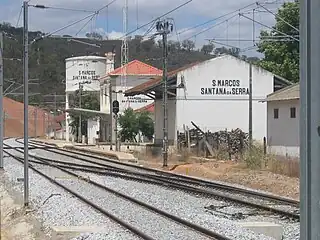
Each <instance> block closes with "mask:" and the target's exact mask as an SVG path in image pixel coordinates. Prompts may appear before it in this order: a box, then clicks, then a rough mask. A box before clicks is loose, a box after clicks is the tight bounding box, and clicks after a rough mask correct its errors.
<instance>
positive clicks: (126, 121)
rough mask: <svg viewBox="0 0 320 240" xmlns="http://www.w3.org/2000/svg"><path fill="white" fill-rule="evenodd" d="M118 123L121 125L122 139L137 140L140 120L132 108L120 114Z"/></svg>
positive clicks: (123, 140)
mask: <svg viewBox="0 0 320 240" xmlns="http://www.w3.org/2000/svg"><path fill="white" fill-rule="evenodd" d="M118 123H119V125H120V127H121V130H120V132H119V134H120V139H121V141H122V142H125V141H135V137H136V136H137V134H138V133H139V122H138V116H137V114H136V113H135V112H134V111H133V109H132V108H128V109H126V110H125V111H124V113H123V114H120V116H119V119H118Z"/></svg>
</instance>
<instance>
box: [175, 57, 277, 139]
mask: <svg viewBox="0 0 320 240" xmlns="http://www.w3.org/2000/svg"><path fill="white" fill-rule="evenodd" d="M181 76H184V80H185V85H186V99H185V94H184V90H183V89H178V90H177V112H176V116H177V119H176V128H177V130H179V131H183V125H184V124H185V125H187V126H189V127H190V128H193V126H192V125H191V121H193V122H194V123H195V124H197V125H198V126H199V127H200V128H201V129H202V130H204V131H208V130H210V131H212V132H213V131H219V130H223V129H226V128H227V129H234V128H240V129H242V130H244V131H246V132H248V128H249V116H248V115H249V101H248V99H249V95H248V94H247V90H248V88H249V64H248V63H246V62H244V61H241V60H239V59H237V58H234V57H232V56H221V57H217V58H214V59H211V60H208V61H206V62H204V63H201V64H198V65H196V66H194V67H192V68H189V69H187V70H184V71H182V72H180V73H179V74H178V81H177V84H180V82H181ZM252 78H253V83H252V88H253V138H254V139H257V140H262V139H263V137H265V136H266V134H267V106H266V103H261V102H259V101H261V100H263V99H265V97H266V95H267V94H270V93H272V92H273V78H274V76H273V74H272V73H270V72H268V71H265V70H263V69H260V68H256V67H253V73H252ZM213 80H216V81H215V83H216V86H213V85H214V84H213V83H214V82H213ZM219 80H236V81H234V83H235V84H236V86H230V87H226V86H217V85H218V81H219ZM219 83H221V81H219ZM205 88H207V89H208V90H207V94H203V93H205ZM217 88H218V91H220V90H219V89H222V90H223V91H224V90H225V91H226V92H225V94H209V93H210V91H215V90H217ZM241 91H242V92H244V94H241ZM232 93H234V94H232Z"/></svg>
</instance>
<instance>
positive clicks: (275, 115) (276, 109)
mask: <svg viewBox="0 0 320 240" xmlns="http://www.w3.org/2000/svg"><path fill="white" fill-rule="evenodd" d="M273 118H274V119H278V118H279V109H278V108H275V109H273Z"/></svg>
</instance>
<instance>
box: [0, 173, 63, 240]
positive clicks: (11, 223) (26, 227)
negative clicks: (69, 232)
mask: <svg viewBox="0 0 320 240" xmlns="http://www.w3.org/2000/svg"><path fill="white" fill-rule="evenodd" d="M0 204H1V212H0V215H1V224H0V226H1V228H0V234H1V236H0V239H1V240H43V239H51V240H65V239H67V238H66V237H65V236H58V235H57V234H55V233H53V232H50V235H48V234H47V233H46V232H45V230H44V228H43V226H42V225H41V223H40V222H39V221H38V220H37V219H36V218H35V217H34V216H33V215H32V212H33V211H32V207H29V208H25V207H24V206H23V196H22V194H21V193H19V192H16V191H14V190H13V185H12V183H10V182H9V181H8V180H7V178H6V177H5V175H4V174H3V171H0ZM68 239H69V238H68Z"/></svg>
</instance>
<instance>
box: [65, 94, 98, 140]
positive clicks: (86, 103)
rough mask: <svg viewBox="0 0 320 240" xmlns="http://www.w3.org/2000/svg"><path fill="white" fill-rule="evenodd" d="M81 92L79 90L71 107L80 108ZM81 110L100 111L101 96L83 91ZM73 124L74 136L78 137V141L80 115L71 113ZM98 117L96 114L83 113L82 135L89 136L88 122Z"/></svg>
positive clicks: (71, 124) (71, 125)
mask: <svg viewBox="0 0 320 240" xmlns="http://www.w3.org/2000/svg"><path fill="white" fill-rule="evenodd" d="M79 100H80V91H79V90H77V91H76V92H75V94H74V96H73V99H72V104H70V106H71V107H74V108H79V103H80V101H79ZM81 108H83V109H90V110H96V111H99V110H100V100H99V96H98V94H97V93H95V92H90V91H83V92H82V96H81ZM70 117H71V119H72V120H71V123H70V127H71V128H72V134H74V135H76V137H77V139H78V130H79V118H80V113H70ZM94 117H96V115H95V114H91V113H85V112H83V113H81V133H82V135H87V121H88V119H90V118H94Z"/></svg>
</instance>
